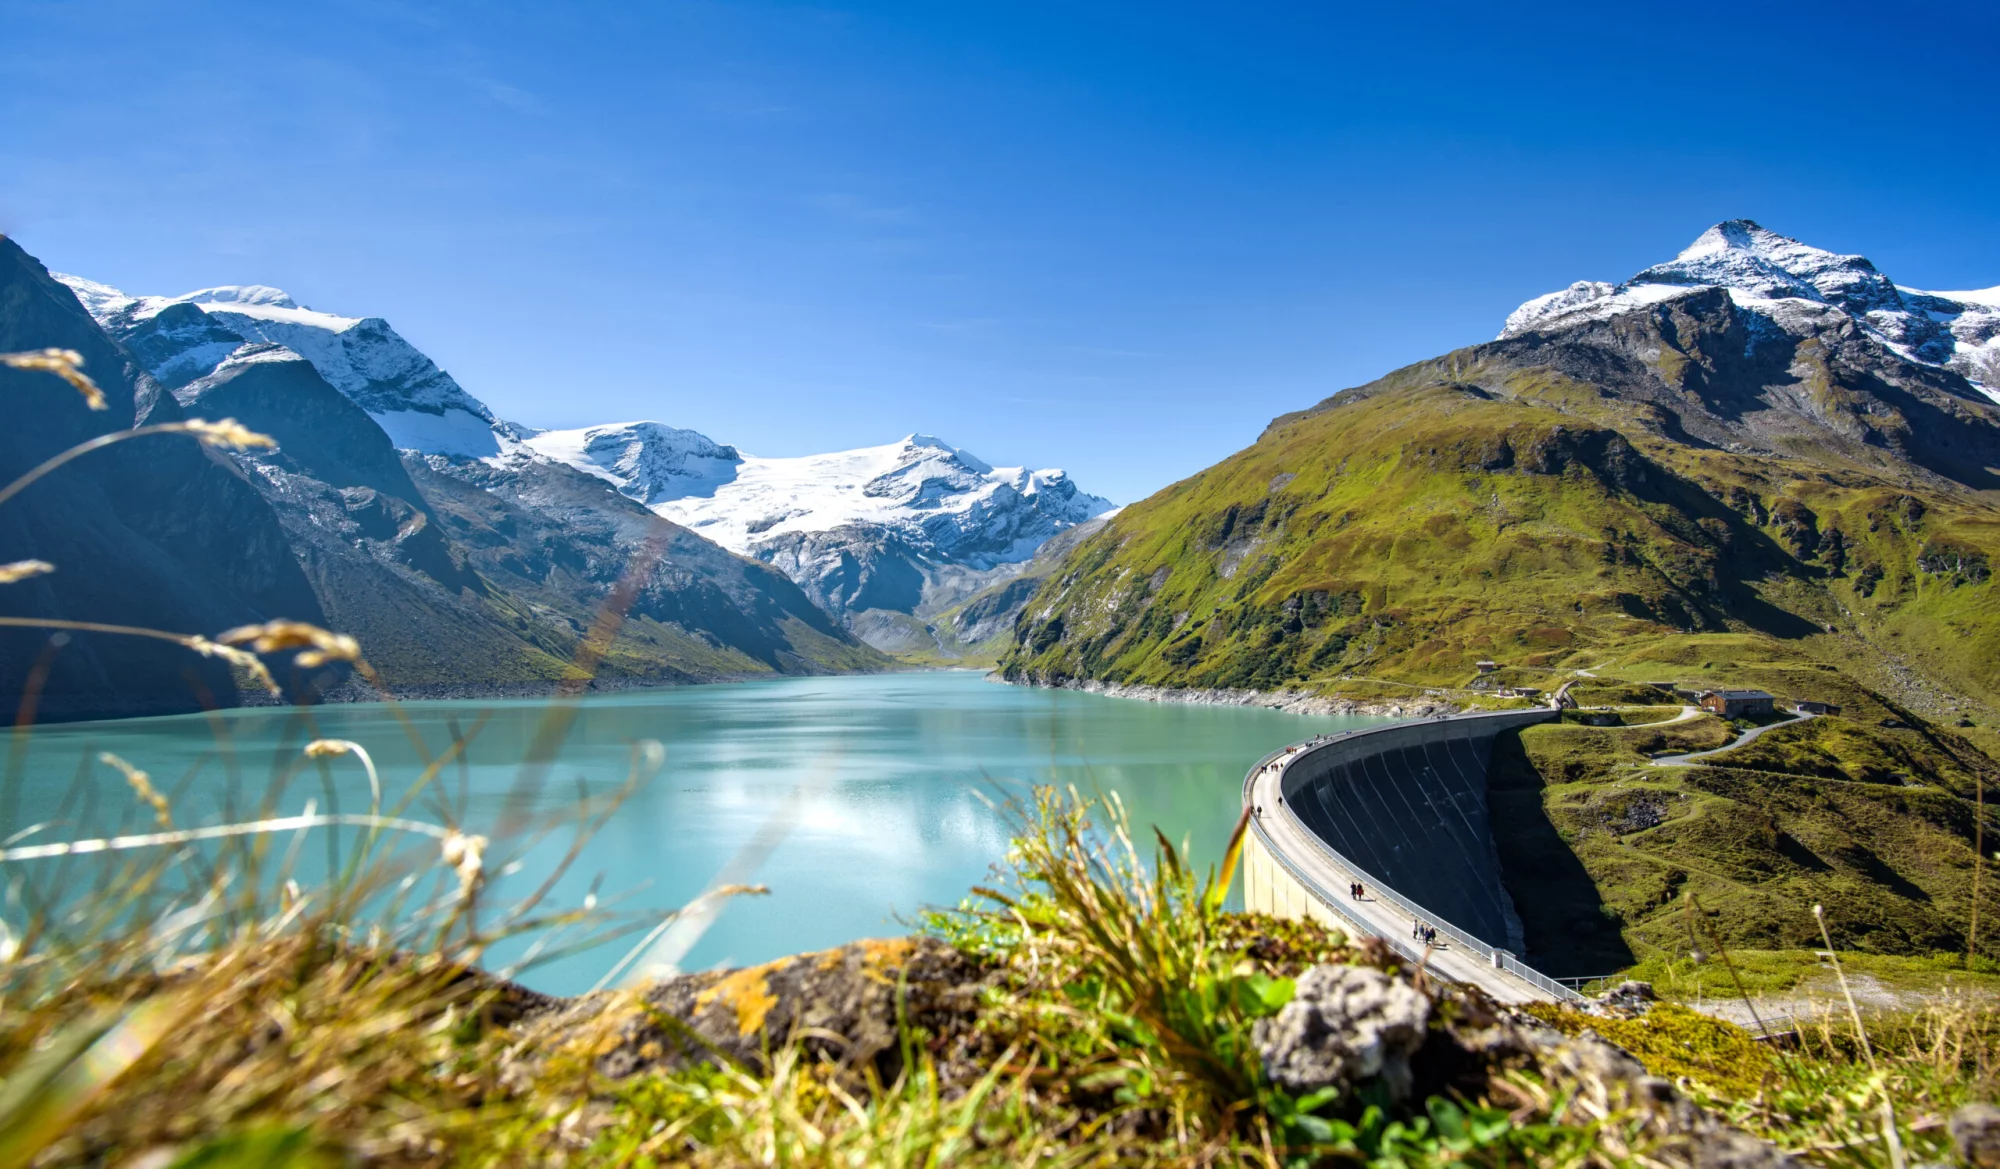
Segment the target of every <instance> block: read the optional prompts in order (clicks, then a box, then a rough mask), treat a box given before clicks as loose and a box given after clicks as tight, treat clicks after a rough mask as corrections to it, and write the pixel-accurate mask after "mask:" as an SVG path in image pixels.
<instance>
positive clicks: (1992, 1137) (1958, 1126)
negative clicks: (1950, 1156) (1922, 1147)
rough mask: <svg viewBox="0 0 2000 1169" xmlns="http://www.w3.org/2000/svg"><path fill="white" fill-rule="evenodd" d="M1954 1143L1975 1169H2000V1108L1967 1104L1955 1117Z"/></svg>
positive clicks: (1952, 1119)
mask: <svg viewBox="0 0 2000 1169" xmlns="http://www.w3.org/2000/svg"><path fill="white" fill-rule="evenodd" d="M1951 1143H1952V1144H1953V1145H1954V1146H1956V1147H1957V1149H1958V1155H1959V1156H1960V1157H1962V1158H1964V1159H1965V1163H1966V1164H1968V1165H1970V1166H1972V1169H2000V1108H1995V1107H1994V1106H1993V1105H1991V1104H1967V1105H1966V1106H1965V1107H1963V1108H1961V1109H1959V1110H1958V1111H1957V1112H1954V1113H1952V1114H1951Z"/></svg>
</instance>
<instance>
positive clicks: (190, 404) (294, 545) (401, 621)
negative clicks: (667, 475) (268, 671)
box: [174, 342, 885, 696]
mask: <svg viewBox="0 0 2000 1169" xmlns="http://www.w3.org/2000/svg"><path fill="white" fill-rule="evenodd" d="M174 392H175V395H176V397H177V398H178V399H179V400H180V402H181V403H182V404H183V406H184V407H185V408H186V409H188V410H189V411H191V412H200V413H203V414H205V415H208V416H222V415H230V416H234V417H236V418H239V419H240V420H242V421H243V422H244V423H245V424H246V425H249V426H251V427H252V428H253V429H257V430H259V431H262V432H263V433H266V434H269V435H270V436H272V437H273V438H275V439H277V440H278V444H279V445H278V449H277V450H275V451H269V452H263V451H257V452H246V453H244V454H241V455H238V456H236V458H237V459H238V461H239V462H240V463H241V464H242V465H243V466H244V467H245V468H246V470H249V471H251V472H253V475H252V480H251V481H252V482H254V483H256V484H257V485H258V487H259V489H260V490H261V491H262V493H263V494H264V496H265V498H266V499H267V500H269V501H270V503H271V504H272V506H273V509H274V510H275V511H276V513H277V515H278V517H279V519H280V520H281V522H282V523H283V525H284V528H285V532H286V535H287V537H288V539H289V542H290V551H291V554H292V555H293V556H294V557H295V558H296V559H297V560H298V562H299V564H300V566H301V567H302V568H303V569H304V571H305V574H306V576H307V578H308V580H309V581H310V582H311V583H312V586H313V590H314V593H315V594H316V596H317V597H318V599H319V604H320V607H321V609H322V610H323V611H324V613H325V614H326V619H327V621H329V622H330V623H332V624H333V625H334V626H335V627H337V628H339V629H341V630H342V631H344V632H348V633H352V634H354V635H355V636H356V637H358V638H359V639H360V640H361V642H362V644H363V646H364V648H365V649H366V650H367V652H368V654H369V658H370V660H371V662H372V663H373V664H374V665H375V667H376V668H377V670H378V671H379V672H380V673H381V675H382V677H383V678H384V679H385V681H386V682H387V683H388V684H389V686H390V688H391V689H392V690H393V691H395V692H397V693H400V694H404V695H478V694H493V693H537V692H546V691H547V690H548V689H549V687H550V686H552V685H553V684H554V683H555V682H556V681H557V680H559V679H562V678H565V677H567V676H569V674H570V673H571V669H572V667H571V665H570V661H571V659H572V658H573V657H575V655H576V653H577V651H578V648H579V645H580V643H581V641H582V638H583V635H584V633H585V631H586V630H588V629H589V628H590V626H591V624H592V622H593V621H595V620H596V619H597V616H598V613H597V609H598V606H599V605H600V604H602V603H603V602H604V600H605V598H606V597H607V596H608V595H609V594H610V593H611V591H612V590H613V588H614V586H616V585H617V583H618V582H619V580H620V579H621V578H622V577H624V576H625V575H626V574H627V572H628V571H629V572H632V573H636V574H638V580H639V585H638V588H637V589H636V590H635V593H634V598H633V601H632V603H631V604H630V605H629V606H628V607H627V609H626V610H625V612H624V614H623V616H624V621H623V623H622V624H621V625H620V627H619V632H618V636H617V638H616V639H615V640H614V641H613V642H612V643H611V644H610V646H609V647H608V649H607V652H606V656H605V659H604V661H603V662H602V664H601V665H600V666H599V667H598V668H597V669H596V671H595V677H596V684H597V685H600V686H601V685H616V684H647V683H652V684H658V683H669V682H690V681H705V680H713V679H716V678H728V677H743V676H750V675H756V674H764V673H771V672H780V673H818V672H823V671H826V670H831V669H868V668H880V667H881V666H882V665H883V664H885V663H884V662H883V661H882V660H881V659H880V658H879V657H876V656H875V655H873V654H872V653H870V652H869V651H867V650H866V648H865V647H862V646H860V645H858V644H856V643H855V642H854V641H853V640H852V639H851V638H849V637H847V636H845V635H844V634H843V632H842V631H841V630H840V629H838V628H837V627H836V626H834V625H833V624H832V623H831V621H830V620H829V619H828V618H827V617H826V616H825V615H824V614H822V613H820V612H819V611H818V610H817V609H815V608H814V607H813V606H812V604H811V602H810V601H808V600H807V599H806V598H805V596H804V594H802V593H801V592H800V591H799V589H798V587H797V586H796V585H794V584H792V582H791V581H789V580H786V579H785V578H784V577H783V576H781V575H779V574H778V573H776V572H772V571H771V570H769V569H767V568H764V567H763V566H761V565H757V564H754V563H752V562H750V561H747V560H744V559H742V558H740V557H737V556H733V555H731V554H730V553H728V552H726V551H724V550H723V549H721V548H718V547H716V546H715V545H714V544H711V543H709V542H708V541H706V540H702V539H701V538H699V537H697V536H694V535H693V534H691V533H689V532H687V531H686V530H685V529H683V528H679V527H677V526H675V525H673V524H671V523H669V522H667V521H665V520H662V519H660V518H659V517H657V516H654V515H652V514H651V513H649V512H647V511H646V510H645V509H644V508H642V507H640V506H638V505H637V504H635V503H633V502H631V501H629V500H626V499H624V498H622V497H620V496H618V495H616V494H615V493H613V492H610V491H607V490H605V488H604V487H603V485H602V484H601V483H599V482H598V481H596V480H594V479H589V478H586V477H584V476H582V475H579V474H577V473H575V472H573V471H570V470H569V469H568V468H557V467H553V466H550V465H548V464H540V463H537V464H534V465H533V466H531V467H530V468H528V469H527V470H525V471H523V472H519V473H514V474H498V473H492V472H490V470H489V469H488V468H486V466H485V465H484V464H482V463H479V462H477V461H467V460H453V459H451V458H449V457H447V456H444V455H431V456H419V455H416V454H414V453H411V454H409V455H407V456H404V455H400V454H399V453H398V451H397V449H396V447H395V446H394V444H393V443H392V441H391V439H390V437H389V435H388V434H386V433H385V432H384V431H383V430H382V428H381V427H380V426H379V425H378V424H377V422H376V420H375V416H374V415H371V414H369V413H368V412H366V411H365V410H363V409H362V408H361V406H360V405H359V404H357V403H356V402H354V401H353V400H351V399H350V397H349V396H347V395H345V394H343V393H342V392H340V391H339V390H337V389H335V388H334V387H333V386H332V385H330V384H328V383H327V382H326V380H325V379H323V378H322V377H320V375H319V373H318V371H317V369H316V368H315V366H314V365H313V364H312V363H310V362H308V361H306V360H305V359H304V358H302V357H300V356H299V355H298V354H295V353H293V352H292V351H291V350H289V349H286V348H285V347H283V346H280V345H274V344H270V343H268V342H257V343H250V344H245V345H243V346H241V347H240V348H238V349H237V350H235V351H234V352H232V353H231V354H230V356H229V357H228V358H226V359H225V360H224V361H223V362H222V363H221V364H220V365H219V366H218V367H217V368H216V370H215V371H214V372H212V373H210V374H208V375H206V376H204V377H201V378H197V379H196V380H194V381H192V382H189V383H188V384H187V385H185V386H182V387H181V388H179V389H178V390H176V391H174ZM433 461H434V462H435V466H434V465H433ZM456 468H463V470H458V471H457V472H456V473H453V472H454V469H456ZM315 684H316V686H318V687H319V688H322V689H325V688H327V687H330V686H331V687H336V690H335V692H336V693H340V694H345V695H354V696H360V695H361V694H362V691H361V690H360V689H359V688H358V687H357V686H356V685H354V684H352V683H350V684H348V685H346V686H345V688H344V689H339V688H338V687H339V684H340V682H339V679H338V678H337V677H331V678H325V679H319V680H316V682H315Z"/></svg>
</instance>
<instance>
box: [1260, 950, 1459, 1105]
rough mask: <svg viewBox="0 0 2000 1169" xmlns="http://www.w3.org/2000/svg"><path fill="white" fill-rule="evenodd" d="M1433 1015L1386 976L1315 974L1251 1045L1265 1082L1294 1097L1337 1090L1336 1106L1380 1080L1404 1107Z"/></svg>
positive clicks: (1364, 971)
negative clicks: (1426, 1026) (1413, 1068)
mask: <svg viewBox="0 0 2000 1169" xmlns="http://www.w3.org/2000/svg"><path fill="white" fill-rule="evenodd" d="M1430 1013H1431V1004H1430V1000H1429V999H1427V998H1425V997H1424V996H1423V995H1422V994H1419V993H1418V992H1417V990H1416V988H1414V987H1412V986H1410V985H1409V984H1407V983H1403V982H1398V981H1397V980H1396V979H1394V978H1391V977H1390V976H1389V975H1387V974H1384V973H1382V972H1381V971H1380V970H1374V969H1370V968H1368V967H1365V966H1315V967H1313V968H1312V969H1311V970H1308V971H1306V972H1305V974H1303V975H1301V976H1300V977H1299V979H1298V987H1297V990H1296V991H1295V992H1294V994H1293V997H1292V1001H1291V1002H1289V1003H1286V1004H1285V1005H1284V1006H1283V1007H1282V1008H1280V1009H1279V1011H1278V1013H1277V1014H1276V1015H1273V1016H1271V1017H1270V1018H1268V1019H1259V1020H1258V1021H1257V1025H1256V1027H1255V1028H1254V1029H1253V1030H1252V1032H1251V1036H1250V1037H1251V1040H1252V1042H1254V1043H1256V1045H1257V1055H1258V1058H1259V1059H1261V1060H1262V1061H1263V1063H1264V1074H1265V1075H1266V1076H1268V1077H1270V1080H1271V1082H1272V1083H1274V1084H1276V1085H1278V1086H1279V1087H1280V1088H1283V1089H1284V1090H1285V1091H1287V1092H1290V1093H1291V1094H1292V1095H1294V1096H1304V1095H1306V1094H1308V1093H1311V1092H1319V1091H1323V1090H1327V1089H1332V1090H1333V1091H1334V1092H1335V1094H1336V1095H1335V1098H1336V1099H1338V1098H1339V1097H1341V1096H1345V1095H1347V1094H1348V1093H1349V1092H1350V1091H1352V1090H1353V1089H1354V1088H1355V1087H1356V1086H1358V1085H1360V1084H1362V1083H1364V1082H1366V1081H1369V1080H1380V1081H1381V1082H1382V1085H1383V1086H1384V1087H1385V1088H1386V1089H1387V1090H1388V1095H1389V1098H1390V1099H1391V1100H1402V1099H1405V1098H1406V1097H1408V1096H1409V1094H1410V1079H1411V1073H1410V1057H1411V1056H1413V1055H1415V1054H1416V1053H1417V1049H1418V1048H1420V1047H1422V1046H1423V1043H1424V1024H1425V1023H1427V1022H1428V1021H1429V1020H1430Z"/></svg>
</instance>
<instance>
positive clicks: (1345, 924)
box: [1243, 709, 1582, 1003]
mask: <svg viewBox="0 0 2000 1169" xmlns="http://www.w3.org/2000/svg"><path fill="white" fill-rule="evenodd" d="M1559 713H1560V712H1558V711H1556V710H1553V709H1545V710H1538V711H1506V712H1498V713H1489V714H1473V715H1458V716H1453V717H1448V718H1433V719H1424V720H1420V721H1417V722H1406V723H1396V724H1392V725H1389V726H1384V727H1375V728H1370V729H1368V730H1362V731H1351V732H1348V733H1346V734H1342V735H1334V736H1331V737H1324V738H1316V739H1312V740H1308V741H1306V742H1304V743H1295V744H1293V745H1292V746H1289V747H1286V748H1284V749H1283V750H1280V751H1275V752H1273V753H1272V754H1271V755H1269V756H1267V757H1265V759H1264V760H1262V761H1261V762H1259V763H1258V764H1257V766H1256V767H1254V768H1252V769H1251V771H1250V773H1249V775H1248V776H1247V777H1245V779H1244V785H1243V801H1244V805H1245V806H1246V807H1249V808H1251V809H1253V815H1252V816H1251V821H1250V825H1251V831H1250V836H1249V841H1248V844H1247V846H1246V849H1245V858H1244V903H1245V905H1246V907H1248V908H1250V909H1252V910H1257V911H1260V912H1267V913H1272V914H1275V915H1277V916H1281V917H1292V918H1307V919H1311V920H1315V921H1319V922H1321V923H1322V924H1325V925H1328V926H1331V927H1333V928H1335V929H1339V930H1341V931H1342V932H1344V933H1347V934H1350V935H1355V934H1366V935H1373V936H1375V937H1379V938H1381V939H1382V940H1383V941H1385V942H1387V943H1388V944H1389V946H1390V947H1391V948H1393V949H1395V950H1396V951H1397V952H1398V953H1400V954H1402V955H1403V956H1404V957H1405V958H1408V959H1410V960H1411V961H1413V962H1421V963H1423V964H1424V966H1425V968H1426V969H1427V970H1428V971H1430V972H1431V973H1432V974H1434V975H1436V976H1437V977H1440V978H1444V979H1447V980H1450V981H1454V982H1463V983H1470V984H1472V985H1474V986H1477V987H1479V988H1480V989H1481V990H1483V991H1485V992H1486V994H1487V995H1489V996H1490V997H1492V998H1493V999H1495V1000H1497V1001H1499V1002H1504V1003H1526V1002H1562V1001H1570V1002H1574V1001H1578V1000H1580V999H1581V998H1582V996H1581V995H1579V994H1578V993H1577V992H1576V991H1574V990H1572V989H1571V988H1569V987H1567V986H1564V985H1562V984H1561V983H1559V982H1557V981H1555V980H1554V979H1551V978H1549V977H1547V976H1546V975H1544V974H1542V973H1541V972H1539V971H1536V970H1534V969H1532V968H1531V967H1529V966H1527V965H1526V964H1524V963H1523V962H1521V960H1520V959H1519V958H1518V957H1516V956H1515V955H1514V953H1513V952H1512V951H1511V950H1510V949H1509V947H1508V946H1507V944H1506V943H1507V942H1508V941H1512V942H1513V943H1514V945H1516V946H1518V945H1519V937H1520V929H1521V927H1520V921H1519V918H1518V917H1517V916H1516V915H1515V914H1514V910H1513V903H1512V901H1511V900H1510V899H1509V898H1508V896H1507V893H1506V889H1505V885H1504V883H1503V882H1502V881H1501V874H1500V866H1499V856H1498V851H1497V848H1496V847H1495V845H1494V843H1493V839H1492V831H1491V827H1490V824H1489V822H1488V819H1487V814H1486V769H1487V765H1488V763H1489V762H1490V757H1491V752H1492V742H1493V738H1494V736H1495V735H1497V734H1499V733H1501V732H1502V731H1505V730H1512V729H1515V728H1517V727H1520V726H1525V725H1530V724H1532V723H1536V722H1541V721H1545V720H1547V719H1550V718H1555V717H1558V716H1559ZM1392 879H1393V880H1395V881H1396V882H1397V884H1398V885H1400V886H1402V887H1401V888H1400V889H1399V888H1396V887H1392V886H1391V885H1390V884H1389V881H1390V880H1392ZM1357 882H1358V883H1359V884H1360V885H1361V886H1362V888H1363V890H1364V894H1363V896H1362V897H1361V898H1359V899H1357V898H1354V897H1352V896H1351V895H1349V893H1348V890H1349V888H1350V887H1351V886H1352V885H1354V884H1355V883H1357ZM1425 903H1428V905H1427V904H1425ZM1452 918H1458V919H1463V920H1462V921H1456V922H1455V921H1454V920H1451V919H1452ZM1413 920H1414V921H1415V922H1421V923H1422V924H1423V925H1425V926H1429V927H1431V928H1433V929H1435V930H1436V931H1437V935H1438V942H1437V945H1435V946H1427V945H1425V944H1424V943H1423V942H1421V941H1419V940H1417V939H1416V938H1414V937H1413V936H1412V924H1413ZM1482 935H1483V936H1482ZM1495 938H1498V939H1500V940H1501V941H1500V944H1497V945H1496V944H1495V943H1494V941H1492V940H1490V939H1495Z"/></svg>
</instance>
